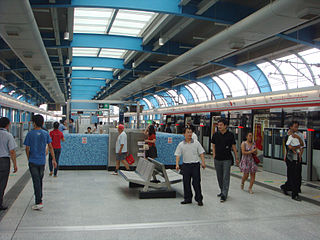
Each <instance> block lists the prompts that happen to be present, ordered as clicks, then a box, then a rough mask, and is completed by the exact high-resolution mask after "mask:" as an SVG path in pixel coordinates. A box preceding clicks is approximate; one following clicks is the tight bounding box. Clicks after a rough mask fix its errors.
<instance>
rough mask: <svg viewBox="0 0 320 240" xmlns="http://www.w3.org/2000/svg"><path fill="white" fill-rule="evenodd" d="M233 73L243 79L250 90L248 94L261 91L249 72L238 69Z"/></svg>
mask: <svg viewBox="0 0 320 240" xmlns="http://www.w3.org/2000/svg"><path fill="white" fill-rule="evenodd" d="M233 73H234V74H236V75H237V76H238V77H239V78H240V79H241V81H242V82H243V84H244V85H245V86H246V88H247V90H248V94H257V93H260V91H259V88H258V85H257V83H256V82H255V81H254V80H253V79H252V77H251V76H250V75H249V74H247V73H245V72H243V71H241V70H236V71H234V72H233Z"/></svg>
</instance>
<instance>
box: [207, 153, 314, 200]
mask: <svg viewBox="0 0 320 240" xmlns="http://www.w3.org/2000/svg"><path fill="white" fill-rule="evenodd" d="M206 163H207V165H208V166H211V167H214V164H213V160H212V158H211V157H210V156H209V155H207V156H206ZM231 173H232V175H233V176H234V177H237V178H241V177H242V173H241V172H240V169H239V168H238V167H237V166H232V169H231ZM286 180H287V177H286V176H282V175H279V174H275V173H270V172H266V171H263V167H259V170H258V172H257V173H256V183H257V184H259V185H260V186H266V187H269V188H271V189H274V190H278V191H280V186H281V185H282V184H284V183H285V182H286ZM239 181H240V179H239ZM310 185H312V186H314V187H312V186H310ZM248 186H249V181H248V182H247V183H246V185H245V188H247V187H248ZM301 191H302V193H301V194H300V195H301V197H302V198H304V199H308V200H309V199H310V201H311V202H316V203H318V204H319V206H320V188H319V181H313V182H307V181H302V186H301Z"/></svg>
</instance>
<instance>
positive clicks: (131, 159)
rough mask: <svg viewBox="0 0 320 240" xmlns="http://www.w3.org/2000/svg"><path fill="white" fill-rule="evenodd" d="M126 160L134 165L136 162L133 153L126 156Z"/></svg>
mask: <svg viewBox="0 0 320 240" xmlns="http://www.w3.org/2000/svg"><path fill="white" fill-rule="evenodd" d="M126 161H127V162H128V164H129V165H132V164H133V163H134V158H133V156H132V154H129V155H128V156H126Z"/></svg>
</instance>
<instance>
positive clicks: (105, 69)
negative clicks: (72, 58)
mask: <svg viewBox="0 0 320 240" xmlns="http://www.w3.org/2000/svg"><path fill="white" fill-rule="evenodd" d="M92 70H96V71H112V70H113V68H100V67H94V68H93V69H92Z"/></svg>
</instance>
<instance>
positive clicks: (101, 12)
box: [74, 8, 113, 18]
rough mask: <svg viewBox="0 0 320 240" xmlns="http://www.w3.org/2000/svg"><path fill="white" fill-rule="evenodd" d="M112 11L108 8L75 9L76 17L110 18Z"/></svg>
mask: <svg viewBox="0 0 320 240" xmlns="http://www.w3.org/2000/svg"><path fill="white" fill-rule="evenodd" d="M112 11H113V10H112V9H108V8H75V9H74V17H75V18H76V17H81V16H82V17H88V18H89V17H91V18H109V17H110V16H111V13H112Z"/></svg>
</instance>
